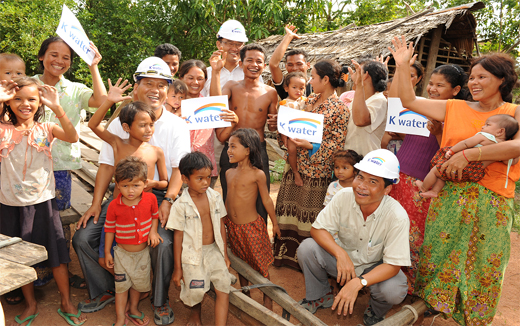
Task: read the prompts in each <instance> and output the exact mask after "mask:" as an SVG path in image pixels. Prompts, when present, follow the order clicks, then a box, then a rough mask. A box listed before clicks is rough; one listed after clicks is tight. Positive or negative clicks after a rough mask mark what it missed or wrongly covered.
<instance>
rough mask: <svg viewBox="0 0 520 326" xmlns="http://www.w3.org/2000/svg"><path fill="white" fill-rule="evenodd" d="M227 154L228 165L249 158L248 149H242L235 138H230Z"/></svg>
mask: <svg viewBox="0 0 520 326" xmlns="http://www.w3.org/2000/svg"><path fill="white" fill-rule="evenodd" d="M227 153H228V156H229V163H237V162H240V161H243V160H244V159H245V158H248V157H249V148H246V147H244V146H243V145H242V144H241V143H240V140H239V139H238V138H237V137H235V136H231V137H230V138H229V148H228V150H227Z"/></svg>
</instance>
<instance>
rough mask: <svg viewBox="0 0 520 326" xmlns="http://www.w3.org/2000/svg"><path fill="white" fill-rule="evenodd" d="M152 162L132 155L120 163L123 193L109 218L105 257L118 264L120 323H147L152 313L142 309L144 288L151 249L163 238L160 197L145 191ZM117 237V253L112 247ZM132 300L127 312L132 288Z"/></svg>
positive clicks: (118, 182) (118, 174) (119, 180)
mask: <svg viewBox="0 0 520 326" xmlns="http://www.w3.org/2000/svg"><path fill="white" fill-rule="evenodd" d="M147 175H148V166H147V165H146V163H145V162H143V161H142V160H140V159H139V158H137V157H133V156H129V157H127V158H126V159H123V160H122V161H120V162H119V163H118V164H117V167H116V173H115V176H116V186H117V188H118V189H119V191H120V194H119V195H118V196H117V198H116V199H115V200H113V201H112V202H111V203H110V205H109V206H108V212H107V218H106V221H105V232H106V234H105V243H106V245H105V257H106V262H107V266H108V267H109V268H114V273H115V274H114V275H115V281H116V323H115V326H123V325H125V320H126V318H129V319H130V320H131V321H132V322H133V323H134V324H135V325H146V324H148V323H149V319H148V317H145V315H144V313H143V312H140V311H139V308H138V305H139V298H140V296H141V293H140V292H149V291H150V290H151V284H150V268H151V261H150V249H149V247H148V245H151V246H152V247H155V246H157V245H158V244H159V241H162V238H161V237H160V236H159V234H158V233H157V225H158V224H159V221H158V217H159V212H158V210H159V208H158V207H157V199H156V198H155V196H154V195H153V194H151V193H147V192H144V189H145V187H146V186H147V182H148V181H147ZM114 237H115V239H116V240H117V246H116V247H115V248H114V256H112V254H111V252H110V249H111V248H112V242H113V241H114ZM129 290H130V304H129V309H128V311H127V312H125V310H126V306H127V300H128V292H129Z"/></svg>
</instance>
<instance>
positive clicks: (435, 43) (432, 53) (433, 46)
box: [422, 26, 444, 97]
mask: <svg viewBox="0 0 520 326" xmlns="http://www.w3.org/2000/svg"><path fill="white" fill-rule="evenodd" d="M443 28H444V26H439V27H437V28H436V29H434V30H433V36H432V41H431V43H430V48H429V51H428V53H429V55H428V60H427V61H426V73H425V74H424V77H423V80H424V81H429V80H430V76H431V74H432V72H433V70H434V69H435V62H436V61H437V55H438V52H439V45H440V43H441V35H442V30H443ZM422 96H423V97H428V91H427V87H423V92H422Z"/></svg>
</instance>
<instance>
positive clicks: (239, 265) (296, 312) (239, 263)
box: [228, 249, 327, 326]
mask: <svg viewBox="0 0 520 326" xmlns="http://www.w3.org/2000/svg"><path fill="white" fill-rule="evenodd" d="M228 257H229V260H230V261H231V267H232V268H233V269H234V270H235V271H237V272H238V274H240V275H242V276H243V277H245V278H246V279H247V280H248V281H249V282H251V283H253V284H264V283H271V281H269V280H268V279H266V278H265V277H263V276H262V275H260V274H259V273H258V272H257V271H255V270H254V269H252V268H251V266H249V265H248V264H247V263H246V262H244V261H243V260H242V259H240V258H238V257H236V256H235V255H233V253H232V252H231V250H230V249H228ZM259 289H260V290H261V291H262V292H264V293H265V294H266V295H268V296H269V297H270V298H271V299H273V301H274V302H276V303H277V304H279V305H280V306H282V308H284V309H285V310H287V312H289V313H290V314H291V315H293V316H294V318H296V319H298V320H299V321H300V322H301V323H302V324H303V325H306V326H311V325H312V326H327V324H325V323H324V322H322V321H321V320H320V319H319V318H317V317H316V316H314V315H313V314H311V312H310V311H308V310H307V309H305V308H303V307H302V306H300V305H299V304H298V302H296V301H294V299H293V298H291V297H290V296H289V295H288V294H287V293H285V292H283V291H282V290H280V289H277V288H275V287H269V286H268V287H263V288H259Z"/></svg>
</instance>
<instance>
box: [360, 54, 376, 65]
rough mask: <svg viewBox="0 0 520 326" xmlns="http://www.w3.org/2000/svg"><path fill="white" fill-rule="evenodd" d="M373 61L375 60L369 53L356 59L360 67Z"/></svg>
mask: <svg viewBox="0 0 520 326" xmlns="http://www.w3.org/2000/svg"><path fill="white" fill-rule="evenodd" d="M374 60H375V58H374V56H373V55H371V54H370V53H364V54H362V55H361V56H359V57H358V58H357V60H356V61H357V63H358V64H359V65H360V66H362V65H364V64H365V63H368V62H370V61H374Z"/></svg>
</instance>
